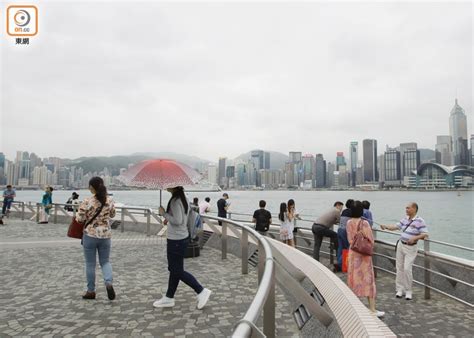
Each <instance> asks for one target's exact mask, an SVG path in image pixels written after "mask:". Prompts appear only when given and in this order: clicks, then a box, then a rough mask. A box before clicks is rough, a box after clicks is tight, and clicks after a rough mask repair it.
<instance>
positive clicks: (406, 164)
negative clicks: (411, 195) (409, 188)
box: [400, 142, 420, 179]
mask: <svg viewBox="0 0 474 338" xmlns="http://www.w3.org/2000/svg"><path fill="white" fill-rule="evenodd" d="M400 159H401V162H402V165H401V169H402V179H403V177H405V176H410V175H411V172H412V171H413V170H416V169H418V166H419V165H420V151H419V150H418V145H417V144H416V142H408V143H400Z"/></svg>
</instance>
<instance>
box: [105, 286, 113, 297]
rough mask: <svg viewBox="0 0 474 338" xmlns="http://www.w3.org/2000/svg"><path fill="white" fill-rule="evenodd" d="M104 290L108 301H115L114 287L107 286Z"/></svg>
mask: <svg viewBox="0 0 474 338" xmlns="http://www.w3.org/2000/svg"><path fill="white" fill-rule="evenodd" d="M105 288H106V289H107V296H108V297H109V299H110V300H114V299H115V290H114V287H113V286H112V285H107V286H106V287H105Z"/></svg>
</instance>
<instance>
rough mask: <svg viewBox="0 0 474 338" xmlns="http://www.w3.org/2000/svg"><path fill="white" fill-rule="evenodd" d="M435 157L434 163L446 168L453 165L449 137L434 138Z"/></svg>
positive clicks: (451, 143)
mask: <svg viewBox="0 0 474 338" xmlns="http://www.w3.org/2000/svg"><path fill="white" fill-rule="evenodd" d="M435 156H436V163H439V164H443V165H446V166H452V165H453V163H454V159H453V140H452V138H451V136H449V135H440V136H437V137H436V147H435Z"/></svg>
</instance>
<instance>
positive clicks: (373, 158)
mask: <svg viewBox="0 0 474 338" xmlns="http://www.w3.org/2000/svg"><path fill="white" fill-rule="evenodd" d="M362 148H363V158H364V182H378V180H379V174H378V170H377V140H371V139H366V140H363V141H362Z"/></svg>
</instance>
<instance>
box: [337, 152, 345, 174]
mask: <svg viewBox="0 0 474 338" xmlns="http://www.w3.org/2000/svg"><path fill="white" fill-rule="evenodd" d="M336 155H337V156H336V170H339V166H345V165H346V159H345V157H344V153H343V152H342V151H338V152H337V154H336Z"/></svg>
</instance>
